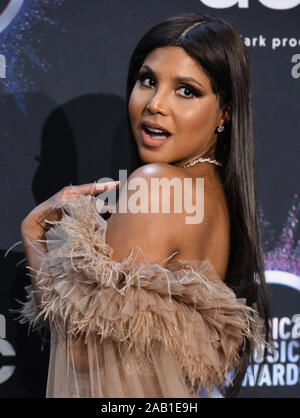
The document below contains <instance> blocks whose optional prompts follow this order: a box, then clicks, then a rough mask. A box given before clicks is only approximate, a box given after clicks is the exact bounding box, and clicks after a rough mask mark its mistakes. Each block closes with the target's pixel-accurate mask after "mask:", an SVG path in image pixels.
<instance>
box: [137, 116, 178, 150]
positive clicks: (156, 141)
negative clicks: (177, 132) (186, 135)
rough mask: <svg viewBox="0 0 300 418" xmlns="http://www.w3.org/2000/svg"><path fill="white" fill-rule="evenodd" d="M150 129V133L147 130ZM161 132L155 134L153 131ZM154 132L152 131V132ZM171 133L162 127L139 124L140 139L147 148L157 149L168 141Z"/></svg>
mask: <svg viewBox="0 0 300 418" xmlns="http://www.w3.org/2000/svg"><path fill="white" fill-rule="evenodd" d="M149 129H151V131H150V130H149ZM158 129H159V130H161V131H162V132H155V130H158ZM153 130H154V131H153ZM171 135H172V134H171V133H170V132H169V131H168V130H166V128H165V127H164V126H162V125H158V124H156V123H149V122H147V121H143V122H142V123H141V137H142V141H143V144H144V145H147V146H148V147H159V146H161V145H163V144H165V143H166V142H167V141H169V140H170V137H171Z"/></svg>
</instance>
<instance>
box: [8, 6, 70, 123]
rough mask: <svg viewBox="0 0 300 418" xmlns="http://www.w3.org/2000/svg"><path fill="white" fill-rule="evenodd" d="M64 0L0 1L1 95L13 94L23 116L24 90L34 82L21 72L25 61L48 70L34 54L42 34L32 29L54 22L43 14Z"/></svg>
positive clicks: (54, 20)
mask: <svg viewBox="0 0 300 418" xmlns="http://www.w3.org/2000/svg"><path fill="white" fill-rule="evenodd" d="M64 2H65V0H27V1H26V2H25V1H24V0H5V1H4V2H3V1H2V2H1V4H0V42H1V43H0V57H1V59H0V66H1V69H0V83H1V85H2V88H3V93H2V94H4V95H13V96H14V97H15V100H16V103H17V106H18V107H19V109H20V110H21V111H22V112H23V114H24V116H25V117H26V116H27V112H26V93H27V92H29V91H30V90H32V89H33V87H34V86H35V81H34V80H33V79H31V78H30V72H28V71H27V72H25V66H26V65H28V62H29V63H30V64H31V66H32V67H39V68H40V69H41V70H43V71H49V69H50V68H51V64H50V63H48V62H46V60H45V59H43V58H42V57H38V56H37V54H36V47H35V45H36V44H37V43H41V42H42V37H43V33H42V32H41V31H39V32H34V31H32V28H33V27H34V26H35V25H36V24H41V23H42V24H48V25H57V24H58V23H59V19H56V18H55V19H53V18H52V17H49V16H48V15H47V11H48V10H49V9H50V8H53V7H59V6H62V5H63V4H64ZM1 100H3V98H2V99H1Z"/></svg>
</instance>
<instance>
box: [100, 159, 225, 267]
mask: <svg viewBox="0 0 300 418" xmlns="http://www.w3.org/2000/svg"><path fill="white" fill-rule="evenodd" d="M187 179H190V181H189V180H187ZM195 180H196V179H195V178H194V177H190V174H189V173H188V171H184V170H183V169H181V168H178V167H176V166H172V165H170V164H167V163H152V164H146V165H144V166H142V167H139V168H138V169H136V170H135V171H134V172H133V173H131V175H130V176H129V177H128V179H127V183H126V184H125V185H124V186H123V188H122V190H121V193H120V198H119V201H118V203H117V206H116V212H115V213H113V214H112V215H111V217H110V218H109V219H108V222H107V235H106V237H107V242H108V244H109V245H110V246H111V247H112V248H113V249H114V254H113V258H114V259H115V260H117V261H120V260H121V259H123V258H125V257H127V256H128V255H129V253H130V249H131V247H132V245H134V246H136V247H139V248H141V249H142V250H143V252H144V253H145V254H146V255H147V258H148V259H149V260H150V262H153V263H156V262H161V261H162V260H164V259H166V258H167V257H169V256H170V255H171V254H172V253H174V252H175V251H176V252H177V254H178V256H177V258H178V259H180V258H183V259H204V258H205V257H206V256H207V251H208V249H211V245H210V244H211V237H212V236H215V232H216V225H217V224H218V222H220V219H221V217H222V213H221V212H222V209H221V204H220V201H221V200H222V196H221V195H219V194H218V192H217V193H216V192H215V191H214V190H211V188H210V187H208V188H207V189H206V188H205V178H204V179H203V178H202V179H201V178H200V180H201V181H200V182H198V183H197V182H196V181H195ZM156 186H157V187H156ZM177 192H178V194H177ZM142 261H143V258H142V257H139V258H137V262H142Z"/></svg>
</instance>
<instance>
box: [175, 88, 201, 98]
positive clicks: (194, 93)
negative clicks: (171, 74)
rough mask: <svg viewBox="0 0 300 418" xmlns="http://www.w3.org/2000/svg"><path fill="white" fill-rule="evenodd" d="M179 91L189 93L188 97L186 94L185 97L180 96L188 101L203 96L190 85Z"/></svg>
mask: <svg viewBox="0 0 300 418" xmlns="http://www.w3.org/2000/svg"><path fill="white" fill-rule="evenodd" d="M179 90H185V91H186V92H188V94H187V95H186V94H184V95H181V94H180V96H182V97H186V98H187V99H190V98H193V97H199V96H203V94H202V93H201V92H200V91H198V90H197V89H195V88H194V87H192V86H189V85H187V86H182V87H180V88H179Z"/></svg>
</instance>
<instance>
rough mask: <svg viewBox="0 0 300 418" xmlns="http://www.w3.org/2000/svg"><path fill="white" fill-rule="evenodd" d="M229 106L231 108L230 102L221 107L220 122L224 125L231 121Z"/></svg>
mask: <svg viewBox="0 0 300 418" xmlns="http://www.w3.org/2000/svg"><path fill="white" fill-rule="evenodd" d="M231 106H232V101H230V102H228V103H226V104H225V105H224V106H223V113H222V121H223V123H224V124H225V125H226V124H227V123H229V121H230V119H231Z"/></svg>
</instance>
